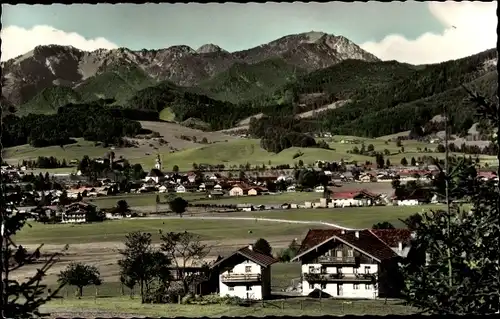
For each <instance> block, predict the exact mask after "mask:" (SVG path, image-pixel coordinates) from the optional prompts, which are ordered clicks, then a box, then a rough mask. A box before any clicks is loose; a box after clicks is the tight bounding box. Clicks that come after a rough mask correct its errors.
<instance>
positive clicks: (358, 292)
mask: <svg viewBox="0 0 500 319" xmlns="http://www.w3.org/2000/svg"><path fill="white" fill-rule="evenodd" d="M310 267H311V268H313V269H314V270H313V269H310ZM321 267H322V265H321V264H302V295H303V296H307V295H309V294H310V293H311V292H312V291H313V290H314V289H320V290H321V291H323V292H325V293H327V294H329V295H331V296H332V297H336V298H353V299H375V298H377V296H378V285H377V284H375V285H374V284H373V283H365V282H355V281H353V282H342V283H339V282H327V283H323V284H321V283H309V282H308V281H307V280H305V278H304V275H303V274H304V273H315V272H316V273H321ZM365 267H369V269H368V273H370V274H378V270H379V269H378V264H376V263H371V264H360V265H359V267H356V268H355V267H344V266H343V267H340V266H339V267H336V266H330V265H328V266H327V267H326V269H325V270H326V273H327V274H336V273H337V268H339V269H341V271H342V273H343V274H344V275H346V276H349V275H352V276H354V274H355V271H357V272H358V273H365ZM311 270H313V271H312V272H311Z"/></svg>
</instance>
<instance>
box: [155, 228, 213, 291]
mask: <svg viewBox="0 0 500 319" xmlns="http://www.w3.org/2000/svg"><path fill="white" fill-rule="evenodd" d="M160 235H161V251H162V252H163V253H164V254H165V255H166V256H167V257H168V258H169V260H170V261H171V263H172V265H173V266H174V267H175V268H176V270H177V278H178V280H179V281H181V282H182V287H183V289H184V293H185V294H186V293H188V291H189V287H190V286H191V285H192V284H193V283H194V282H195V281H196V280H197V279H198V277H197V276H195V275H193V274H191V273H190V272H186V271H185V268H186V267H188V266H191V265H192V264H194V263H196V262H198V263H200V264H204V258H205V257H206V256H207V255H208V254H209V253H210V247H209V246H208V245H205V244H202V243H201V241H200V236H198V235H196V234H193V233H189V232H181V233H174V232H169V233H163V232H162V231H161V230H160Z"/></svg>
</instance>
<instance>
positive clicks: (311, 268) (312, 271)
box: [309, 266, 315, 274]
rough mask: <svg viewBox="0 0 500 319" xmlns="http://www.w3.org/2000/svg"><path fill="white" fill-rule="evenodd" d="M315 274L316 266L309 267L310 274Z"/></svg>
mask: <svg viewBox="0 0 500 319" xmlns="http://www.w3.org/2000/svg"><path fill="white" fill-rule="evenodd" d="M314 272H315V269H314V266H309V273H310V274H312V273H314Z"/></svg>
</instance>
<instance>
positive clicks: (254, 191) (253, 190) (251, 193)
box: [248, 188, 258, 196]
mask: <svg viewBox="0 0 500 319" xmlns="http://www.w3.org/2000/svg"><path fill="white" fill-rule="evenodd" d="M257 194H258V193H257V190H255V189H253V188H252V189H251V190H249V191H248V195H250V196H256V195H257Z"/></svg>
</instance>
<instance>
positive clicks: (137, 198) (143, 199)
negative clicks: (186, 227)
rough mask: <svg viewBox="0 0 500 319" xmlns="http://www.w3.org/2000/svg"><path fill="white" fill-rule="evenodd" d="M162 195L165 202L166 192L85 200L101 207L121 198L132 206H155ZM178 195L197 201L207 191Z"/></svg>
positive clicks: (113, 203)
mask: <svg viewBox="0 0 500 319" xmlns="http://www.w3.org/2000/svg"><path fill="white" fill-rule="evenodd" d="M157 195H159V196H160V200H161V202H162V203H163V202H165V201H166V199H165V195H167V194H165V193H144V194H124V195H116V196H104V197H96V198H86V199H85V201H86V202H89V203H92V204H94V205H97V206H98V207H99V208H101V209H102V208H111V207H115V206H116V203H117V202H118V201H119V200H125V201H126V202H127V204H128V205H129V206H130V207H138V206H154V205H156V196H157ZM172 195H174V196H176V197H182V198H184V199H185V200H187V201H189V202H195V201H197V200H198V199H204V198H206V195H205V193H175V194H172Z"/></svg>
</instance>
